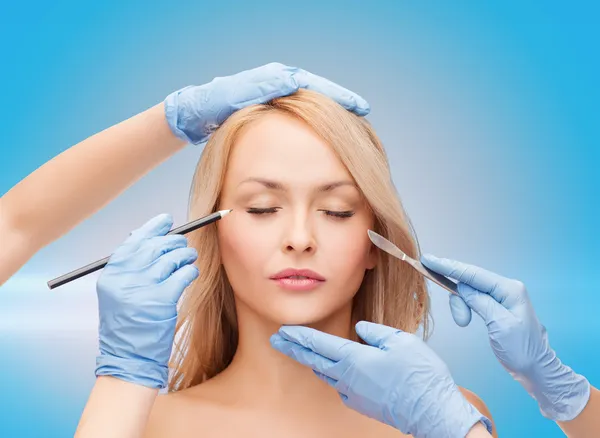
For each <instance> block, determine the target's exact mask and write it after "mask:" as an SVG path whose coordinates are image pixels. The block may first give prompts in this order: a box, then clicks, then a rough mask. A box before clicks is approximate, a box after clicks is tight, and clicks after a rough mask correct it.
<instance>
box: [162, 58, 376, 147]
mask: <svg viewBox="0 0 600 438" xmlns="http://www.w3.org/2000/svg"><path fill="white" fill-rule="evenodd" d="M300 88H306V89H309V90H313V91H316V92H318V93H321V94H324V95H326V96H328V97H330V98H331V99H333V100H335V101H336V102H337V103H339V104H340V105H341V106H343V107H344V108H346V109H347V110H349V111H352V112H354V113H355V114H357V115H359V116H365V115H367V114H368V113H369V110H370V109H369V104H368V103H367V102H366V101H365V100H364V99H363V98H362V97H360V96H358V95H357V94H355V93H353V92H351V91H350V90H346V89H345V88H342V87H340V86H339V85H337V84H335V83H333V82H331V81H329V80H327V79H325V78H322V77H320V76H317V75H314V74H312V73H309V72H307V71H305V70H302V69H300V68H296V67H288V66H286V65H283V64H279V63H277V62H273V63H270V64H267V65H263V66H262V67H258V68H254V69H252V70H246V71H243V72H241V73H237V74H235V75H233V76H226V77H217V78H215V79H213V80H212V81H211V82H209V83H208V84H204V85H199V86H196V85H192V86H188V87H185V88H182V89H181V90H179V91H175V92H174V93H172V94H170V95H169V96H168V97H167V98H166V100H165V115H166V117H167V122H168V123H169V126H170V127H171V131H173V133H174V134H175V135H176V136H177V137H179V138H181V139H182V140H185V141H187V142H188V143H193V144H199V143H203V142H205V141H206V140H207V139H208V137H209V136H210V134H211V133H212V131H213V130H214V128H215V127H218V126H219V125H220V124H221V123H223V122H224V121H225V120H226V119H227V118H228V117H229V116H230V115H231V114H233V113H234V112H235V111H237V110H239V109H242V108H244V107H247V106H250V105H255V104H260V103H265V102H268V101H270V100H272V99H275V98H276V97H282V96H287V95H289V94H293V93H295V92H296V91H298V89H300Z"/></svg>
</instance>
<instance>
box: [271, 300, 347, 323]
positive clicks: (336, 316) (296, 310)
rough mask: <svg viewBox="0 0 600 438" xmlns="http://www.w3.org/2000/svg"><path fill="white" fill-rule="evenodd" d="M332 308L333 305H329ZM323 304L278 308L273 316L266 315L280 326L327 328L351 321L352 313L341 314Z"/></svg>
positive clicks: (274, 309)
mask: <svg viewBox="0 0 600 438" xmlns="http://www.w3.org/2000/svg"><path fill="white" fill-rule="evenodd" d="M329 304H330V306H331V303H329ZM330 306H327V305H325V304H324V303H321V305H319V304H316V303H315V305H311V306H309V305H303V304H300V303H295V305H287V306H278V307H277V308H272V309H269V310H272V313H271V315H268V316H267V315H265V316H267V318H268V319H270V320H272V321H275V322H276V323H277V324H279V325H304V326H310V327H314V328H319V327H326V326H329V325H331V324H335V325H338V324H339V323H340V322H341V323H342V325H345V324H344V322H345V321H344V320H345V319H348V320H349V319H350V312H348V314H347V316H346V312H340V311H339V309H335V308H331V307H330Z"/></svg>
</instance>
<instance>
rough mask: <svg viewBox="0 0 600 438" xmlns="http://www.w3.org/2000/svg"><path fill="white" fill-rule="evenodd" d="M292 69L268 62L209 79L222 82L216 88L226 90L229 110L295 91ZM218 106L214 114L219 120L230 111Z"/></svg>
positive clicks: (293, 70) (263, 101)
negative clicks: (217, 113)
mask: <svg viewBox="0 0 600 438" xmlns="http://www.w3.org/2000/svg"><path fill="white" fill-rule="evenodd" d="M296 70H297V69H296V68H295V67H288V66H286V65H283V64H281V63H278V62H272V63H269V64H266V65H262V66H260V67H256V68H253V69H250V70H246V71H243V72H240V73H236V74H234V75H232V76H226V77H222V78H215V80H214V81H213V82H214V83H215V85H216V82H218V81H221V82H222V85H223V87H219V88H223V92H224V93H226V102H228V104H229V105H230V106H231V109H232V110H238V109H241V108H244V107H246V106H250V105H255V104H261V103H266V102H268V101H270V100H272V99H275V98H277V97H282V96H287V95H289V94H292V93H295V92H296V91H298V84H297V83H296V81H295V80H294V78H293V76H292V75H293V72H295V71H296ZM215 109H217V108H215ZM218 110H219V115H218V116H216V117H215V118H216V120H217V121H218V122H219V123H221V122H222V121H223V120H225V119H226V118H227V117H229V115H230V114H231V111H225V112H223V111H222V109H218Z"/></svg>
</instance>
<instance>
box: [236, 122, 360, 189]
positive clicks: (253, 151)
mask: <svg viewBox="0 0 600 438" xmlns="http://www.w3.org/2000/svg"><path fill="white" fill-rule="evenodd" d="M248 177H265V178H272V179H276V180H281V181H285V182H287V183H289V184H302V185H312V184H318V183H321V182H322V181H323V180H333V179H343V178H346V179H347V178H350V175H349V173H348V171H347V170H346V168H345V167H344V166H343V164H342V163H341V161H340V160H339V159H338V157H337V156H336V154H335V153H334V151H333V149H332V148H331V147H330V146H329V145H328V144H327V143H326V142H325V141H324V140H323V139H321V138H320V137H319V136H318V135H317V133H316V132H314V131H313V130H312V129H311V128H310V127H309V126H308V125H307V124H306V123H304V122H303V121H301V120H298V119H296V118H293V117H292V116H288V115H284V114H277V113H274V114H267V115H265V116H263V117H262V118H260V119H259V120H257V121H255V122H252V123H251V124H250V125H248V126H247V127H245V128H244V130H243V131H242V132H241V133H240V135H239V136H238V138H237V140H236V143H235V145H234V147H233V151H232V154H231V156H230V160H229V163H228V169H227V180H228V181H229V182H231V183H235V182H236V181H237V182H239V181H241V180H243V179H246V178H248Z"/></svg>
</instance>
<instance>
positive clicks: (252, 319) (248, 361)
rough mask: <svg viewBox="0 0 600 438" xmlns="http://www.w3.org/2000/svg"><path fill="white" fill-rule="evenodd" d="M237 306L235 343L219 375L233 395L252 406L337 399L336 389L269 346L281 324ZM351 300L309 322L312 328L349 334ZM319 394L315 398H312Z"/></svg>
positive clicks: (307, 368) (343, 334) (337, 400)
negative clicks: (339, 308)
mask: <svg viewBox="0 0 600 438" xmlns="http://www.w3.org/2000/svg"><path fill="white" fill-rule="evenodd" d="M237 310H238V313H237V315H238V330H239V340H238V347H237V350H236V353H235V356H234V358H233V361H232V362H231V364H230V365H229V367H228V368H227V369H226V370H225V371H224V372H223V373H222V378H224V379H225V380H227V381H228V383H229V384H231V385H233V387H235V389H236V391H235V392H236V399H237V400H238V402H242V403H244V402H245V401H248V403H251V404H252V406H257V405H261V404H264V405H274V406H276V405H277V404H280V403H282V401H284V400H285V403H287V404H288V405H289V403H290V402H292V401H297V402H309V403H311V404H313V403H314V400H315V399H317V400H328V399H329V400H331V402H332V403H339V402H340V399H339V396H338V394H337V392H336V391H335V390H334V389H333V388H332V387H331V386H329V385H328V384H326V383H324V382H323V381H322V380H321V379H319V378H318V377H317V376H316V375H315V374H314V373H313V371H312V369H310V368H309V367H307V366H304V365H301V364H299V363H298V362H296V361H295V360H293V359H290V358H289V357H287V356H286V355H284V354H282V353H280V352H279V351H277V350H275V349H274V348H273V347H271V344H270V341H269V340H270V337H271V335H273V334H274V333H276V332H277V331H278V330H279V328H280V327H281V324H278V323H275V322H272V321H267V320H265V319H264V318H262V317H261V316H259V315H258V314H256V313H255V312H253V311H252V310H251V309H248V308H247V307H246V306H244V305H243V304H241V303H238V304H237ZM350 317H351V304H350V305H349V306H347V308H343V309H341V310H340V311H339V312H338V313H337V314H335V315H332V316H331V317H329V318H328V319H327V320H326V321H320V322H318V323H315V324H310V325H307V326H310V327H312V328H315V329H317V330H320V331H323V332H326V333H330V334H333V335H336V336H340V337H344V338H349V336H350ZM315 397H319V398H315Z"/></svg>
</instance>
